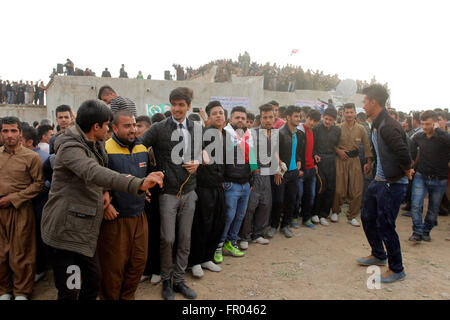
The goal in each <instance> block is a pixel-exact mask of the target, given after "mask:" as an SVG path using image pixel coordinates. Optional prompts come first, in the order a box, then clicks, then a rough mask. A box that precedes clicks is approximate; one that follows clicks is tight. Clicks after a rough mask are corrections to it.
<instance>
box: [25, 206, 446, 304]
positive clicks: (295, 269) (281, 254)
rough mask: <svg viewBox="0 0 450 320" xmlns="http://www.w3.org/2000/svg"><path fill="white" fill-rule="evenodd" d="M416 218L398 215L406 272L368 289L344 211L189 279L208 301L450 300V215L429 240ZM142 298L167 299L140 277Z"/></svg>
mask: <svg viewBox="0 0 450 320" xmlns="http://www.w3.org/2000/svg"><path fill="white" fill-rule="evenodd" d="M411 225H412V222H411V218H408V217H403V216H399V218H398V219H397V231H398V233H399V236H400V241H401V247H402V254H403V263H404V266H405V272H406V274H407V277H406V278H405V280H404V281H401V282H396V283H393V284H382V285H381V289H379V290H376V289H372V290H370V289H368V288H367V279H368V277H369V276H370V274H368V273H366V271H367V268H365V267H361V266H358V265H357V264H356V262H355V259H356V258H358V257H362V256H367V255H369V254H370V248H369V245H368V243H367V240H366V238H365V235H364V231H363V229H362V227H359V228H358V227H353V226H351V225H349V224H348V223H346V219H345V215H343V214H341V215H340V220H339V223H333V224H331V225H330V226H328V227H324V226H320V225H319V226H316V229H315V230H310V229H307V228H304V227H301V228H299V229H292V230H293V232H294V237H293V238H291V239H286V238H285V237H284V236H283V235H282V234H280V233H277V234H276V235H275V237H274V238H273V239H272V241H271V242H270V244H269V245H264V246H263V245H259V244H250V245H249V249H248V250H247V251H246V255H245V256H244V257H242V258H233V257H228V256H225V257H224V262H223V263H222V264H221V267H222V272H220V273H213V272H210V271H207V270H205V276H204V277H203V278H202V279H195V278H193V277H192V274H191V272H190V271H188V272H187V275H186V283H187V285H188V286H191V287H192V288H193V289H194V290H195V291H196V292H197V294H198V299H202V300H222V299H227V300H252V299H258V300H259V299H262V300H280V299H286V300H295V299H302V300H303V299H305V300H309V299H312V300H316V299H333V300H335V299H338V300H339V299H351V300H358V299H369V300H385V299H390V300H394V299H395V300H403V299H425V300H428V299H437V300H449V299H450V250H449V249H450V241H449V240H450V217H439V225H438V226H437V227H435V229H433V231H432V233H431V237H432V242H430V243H426V242H422V243H420V244H413V243H411V242H409V241H408V238H409V236H410V235H411V232H412V231H411ZM384 270H385V267H382V268H381V272H384ZM32 298H33V299H37V300H42V299H50V300H52V299H55V298H56V290H55V288H54V283H53V277H52V275H51V274H50V275H49V276H48V277H47V278H46V279H44V280H42V281H41V282H40V283H38V284H37V285H36V287H35V290H34V294H33V296H32ZM136 298H137V299H142V300H155V299H156V300H158V299H161V284H159V285H152V284H151V283H150V282H149V281H146V282H144V283H141V284H140V285H139V288H138V290H137V293H136ZM175 298H176V299H183V297H182V296H180V295H179V294H176V296H175Z"/></svg>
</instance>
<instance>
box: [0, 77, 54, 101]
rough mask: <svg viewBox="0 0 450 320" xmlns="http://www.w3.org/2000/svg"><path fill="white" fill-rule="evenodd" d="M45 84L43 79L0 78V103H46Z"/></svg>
mask: <svg viewBox="0 0 450 320" xmlns="http://www.w3.org/2000/svg"><path fill="white" fill-rule="evenodd" d="M45 90H46V88H45V84H44V82H43V81H36V83H34V84H33V81H25V82H23V81H22V80H20V81H19V82H17V81H10V80H0V104H3V103H4V104H35V105H41V106H42V105H44V96H45Z"/></svg>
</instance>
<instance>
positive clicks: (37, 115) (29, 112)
mask: <svg viewBox="0 0 450 320" xmlns="http://www.w3.org/2000/svg"><path fill="white" fill-rule="evenodd" d="M8 116H13V117H18V118H19V119H20V120H22V121H25V122H28V123H29V124H30V125H31V124H33V121H36V120H37V121H40V120H41V119H45V118H47V107H46V106H36V105H17V104H0V118H3V117H8Z"/></svg>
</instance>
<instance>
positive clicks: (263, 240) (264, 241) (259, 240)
mask: <svg viewBox="0 0 450 320" xmlns="http://www.w3.org/2000/svg"><path fill="white" fill-rule="evenodd" d="M253 241H254V242H256V243H259V244H269V242H270V241H269V239H266V238H263V237H259V238H256V239H255V240H253Z"/></svg>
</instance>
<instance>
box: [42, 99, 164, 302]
mask: <svg viewBox="0 0 450 320" xmlns="http://www.w3.org/2000/svg"><path fill="white" fill-rule="evenodd" d="M111 120H112V113H111V110H110V109H109V108H108V107H107V106H106V105H105V104H104V103H103V102H101V101H98V100H88V101H85V102H84V103H83V104H82V105H81V106H80V108H79V109H78V113H77V117H76V125H75V127H73V128H67V129H66V131H65V133H64V134H63V135H61V136H60V137H58V138H57V140H56V142H55V149H56V150H58V151H57V153H56V158H55V165H54V170H53V179H52V185H51V189H50V193H49V199H48V202H47V204H46V205H45V207H44V212H43V216H42V226H41V230H42V239H43V241H44V242H45V243H46V244H47V245H49V246H50V247H51V248H50V250H51V260H52V266H53V273H54V278H55V285H56V288H57V289H58V299H68V300H76V299H79V300H95V299H96V298H97V294H98V291H99V288H100V279H101V271H100V265H99V261H98V256H97V252H96V248H97V240H98V235H99V232H100V225H101V223H102V220H103V215H104V212H103V210H104V208H107V207H108V206H109V196H104V191H106V190H108V189H114V190H117V191H120V192H127V193H131V194H134V195H139V194H142V193H143V192H144V191H145V190H147V189H148V188H150V187H153V186H154V185H156V184H159V185H160V186H161V187H162V184H163V177H164V175H163V174H162V172H153V173H151V174H149V175H148V176H147V177H146V178H145V179H142V178H136V177H133V176H131V175H125V174H120V173H118V172H115V171H112V170H110V169H108V168H107V164H108V157H107V154H106V152H105V149H104V146H103V143H101V142H102V141H103V140H104V138H105V134H106V132H107V131H108V123H109V121H111ZM105 194H107V193H105ZM81 279H82V284H81Z"/></svg>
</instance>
